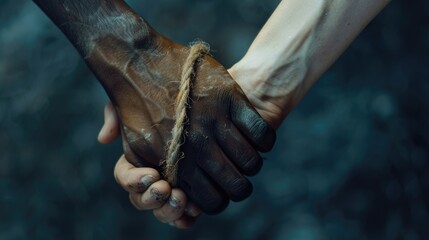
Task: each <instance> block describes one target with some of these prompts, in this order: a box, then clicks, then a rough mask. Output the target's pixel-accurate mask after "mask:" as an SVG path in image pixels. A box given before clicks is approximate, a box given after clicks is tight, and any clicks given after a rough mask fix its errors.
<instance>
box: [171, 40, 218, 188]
mask: <svg viewBox="0 0 429 240" xmlns="http://www.w3.org/2000/svg"><path fill="white" fill-rule="evenodd" d="M209 51H210V47H209V46H208V44H207V43H204V42H201V41H197V42H195V43H193V44H192V45H191V48H190V52H189V55H188V58H187V59H186V62H185V64H184V65H183V70H182V76H181V79H180V87H179V94H178V95H177V97H176V103H175V106H176V114H175V115H176V122H175V124H174V128H173V130H172V135H173V137H172V139H171V141H170V142H169V144H168V150H167V157H166V160H165V165H164V177H165V178H166V180H167V181H168V182H169V183H170V184H171V185H172V186H176V181H177V170H178V166H179V165H178V163H179V161H180V160H181V159H183V158H184V153H183V152H182V151H181V146H182V145H183V142H184V140H185V135H186V129H185V125H186V120H187V111H188V109H189V107H190V105H189V98H190V92H191V83H192V80H194V78H195V73H196V72H195V71H196V66H197V64H198V63H199V61H200V59H201V57H202V56H203V55H204V54H208V53H209Z"/></svg>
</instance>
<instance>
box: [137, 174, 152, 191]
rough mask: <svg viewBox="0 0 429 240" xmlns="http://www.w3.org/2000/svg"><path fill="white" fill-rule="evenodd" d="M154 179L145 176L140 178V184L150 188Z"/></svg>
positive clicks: (150, 176)
mask: <svg viewBox="0 0 429 240" xmlns="http://www.w3.org/2000/svg"><path fill="white" fill-rule="evenodd" d="M153 180H154V177H153V176H152V175H144V176H143V177H142V178H140V182H141V183H142V184H143V185H144V186H145V187H146V188H148V187H149V186H150V185H151V184H152V183H153Z"/></svg>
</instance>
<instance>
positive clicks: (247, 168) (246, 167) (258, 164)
mask: <svg viewBox="0 0 429 240" xmlns="http://www.w3.org/2000/svg"><path fill="white" fill-rule="evenodd" d="M262 165H263V161H262V158H261V156H260V155H259V154H258V153H254V154H252V155H251V156H250V157H248V158H246V160H245V161H244V164H243V167H242V168H243V172H244V174H245V175H247V176H254V175H256V174H257V173H258V172H259V171H260V170H261V168H262Z"/></svg>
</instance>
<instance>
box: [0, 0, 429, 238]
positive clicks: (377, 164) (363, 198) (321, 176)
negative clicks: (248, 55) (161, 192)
mask: <svg viewBox="0 0 429 240" xmlns="http://www.w3.org/2000/svg"><path fill="white" fill-rule="evenodd" d="M278 2H279V1H278V0H245V1H244V0H242V1H227V0H176V1H172V0H170V1H168V0H158V1H148V0H143V1H130V4H131V5H132V6H133V7H134V8H135V9H136V10H137V11H138V12H139V13H140V14H141V15H142V16H143V17H145V18H146V19H147V20H148V21H149V22H150V23H151V24H152V25H153V26H154V27H155V28H156V29H158V30H159V31H160V32H161V33H163V34H164V35H166V36H168V37H170V38H172V39H173V40H175V41H178V42H180V43H183V44H186V43H188V42H190V41H192V40H194V39H196V38H201V39H204V40H206V41H207V42H209V43H210V44H211V46H212V49H213V54H214V56H215V57H216V58H218V59H219V60H220V61H221V62H222V63H224V64H225V65H226V66H231V65H232V64H233V63H234V62H236V61H238V60H239V59H240V57H241V56H243V54H244V53H245V51H246V49H247V48H248V47H249V45H250V43H251V42H252V40H253V38H254V37H255V35H256V34H257V32H258V30H259V29H260V28H261V26H262V25H263V23H264V22H265V21H266V19H267V18H268V16H269V15H270V13H271V12H272V11H273V10H274V9H275V7H276V5H277V4H278ZM428 13H429V1H405V0H397V1H393V2H392V3H391V4H390V5H389V6H388V7H387V8H386V9H385V10H384V12H383V13H382V14H381V15H380V16H378V17H377V18H376V19H375V20H374V22H372V23H371V24H370V25H369V27H368V28H367V29H366V30H365V31H364V32H363V33H362V35H361V36H360V37H359V38H358V39H357V40H356V41H355V42H354V43H353V45H352V46H351V47H350V48H349V50H348V51H347V52H346V53H345V54H344V55H343V56H342V57H341V58H340V59H339V61H338V62H337V63H336V64H335V65H334V66H333V67H332V68H331V69H330V70H329V71H328V72H327V73H326V74H325V75H324V76H323V77H322V79H321V80H320V81H319V82H318V83H317V84H316V85H315V86H314V87H313V89H312V90H311V91H310V92H309V93H308V95H307V97H306V98H305V99H304V101H303V102H302V103H301V104H300V105H299V106H298V107H297V108H296V109H295V110H294V111H293V112H292V114H290V116H289V117H288V118H287V119H286V121H285V122H284V124H283V125H282V127H281V128H280V129H279V131H278V141H277V144H276V147H275V149H274V150H273V151H272V153H270V154H268V155H266V157H267V160H266V162H265V166H264V168H263V170H262V172H261V173H260V174H259V175H258V176H257V177H254V178H252V181H253V182H254V185H255V190H254V194H253V195H252V196H251V197H250V198H249V199H248V200H246V201H245V202H242V203H238V204H231V205H230V206H229V207H228V209H227V211H225V212H224V213H222V214H221V215H218V216H215V217H209V216H202V217H201V219H200V221H199V222H198V223H197V224H196V225H195V227H194V228H192V229H190V230H187V231H179V230H175V229H174V228H171V227H169V226H168V225H164V224H161V223H158V222H157V221H156V220H155V218H154V217H153V216H152V214H151V212H138V211H137V210H135V209H134V208H133V207H132V206H131V204H130V203H129V201H128V196H127V194H126V193H125V192H124V191H123V190H122V189H121V188H120V187H119V186H117V185H116V183H115V181H114V178H113V166H114V163H115V162H116V159H117V158H118V157H119V155H120V154H121V146H120V143H119V141H116V142H115V143H114V144H112V145H108V146H102V145H99V144H98V143H97V141H96V136H97V133H98V130H99V128H100V126H101V125H102V113H103V111H102V110H103V105H104V103H105V102H106V101H107V97H106V95H105V93H104V92H103V90H102V88H101V86H100V85H99V84H98V82H97V81H96V79H95V78H94V76H93V75H92V74H91V72H90V71H89V70H88V68H87V67H86V66H85V64H84V63H83V61H82V60H81V58H80V57H79V56H78V54H77V53H76V51H75V50H74V49H73V47H72V46H71V45H70V44H69V42H68V41H67V40H66V39H65V37H64V36H63V35H62V33H61V32H60V31H59V30H58V29H57V28H56V27H55V26H54V25H53V24H52V23H51V22H50V21H49V20H48V19H47V17H45V16H44V14H43V13H42V12H41V11H40V10H39V9H38V8H37V7H36V6H35V5H34V4H33V3H32V2H31V1H29V0H3V1H2V2H1V5H0V239H1V240H3V239H281V240H283V239H285V240H287V239H309V240H312V239H389V240H390V239H410V240H414V239H415V240H419V239H429V163H428V159H429V125H428V123H429V118H428V117H429V111H428V110H429V108H428V107H429V97H428V96H429V74H428V68H429V61H428V56H429V51H428V50H429V22H428V21H429V16H428ZM339 34H341V33H339Z"/></svg>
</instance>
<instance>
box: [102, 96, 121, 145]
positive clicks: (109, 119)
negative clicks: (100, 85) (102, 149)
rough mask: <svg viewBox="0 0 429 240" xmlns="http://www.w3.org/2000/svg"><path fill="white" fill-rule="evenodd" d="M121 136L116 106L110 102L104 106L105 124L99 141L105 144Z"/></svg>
mask: <svg viewBox="0 0 429 240" xmlns="http://www.w3.org/2000/svg"><path fill="white" fill-rule="evenodd" d="M118 136H119V120H118V116H117V114H116V111H115V108H114V107H113V105H112V103H111V102H109V103H107V104H106V106H105V107H104V125H103V127H102V128H101V130H100V133H99V134H98V141H99V142H100V143H103V144H107V143H111V142H113V140H115V139H116V138H117V137H118Z"/></svg>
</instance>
